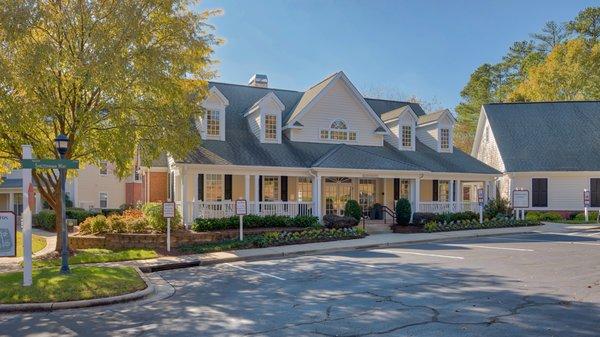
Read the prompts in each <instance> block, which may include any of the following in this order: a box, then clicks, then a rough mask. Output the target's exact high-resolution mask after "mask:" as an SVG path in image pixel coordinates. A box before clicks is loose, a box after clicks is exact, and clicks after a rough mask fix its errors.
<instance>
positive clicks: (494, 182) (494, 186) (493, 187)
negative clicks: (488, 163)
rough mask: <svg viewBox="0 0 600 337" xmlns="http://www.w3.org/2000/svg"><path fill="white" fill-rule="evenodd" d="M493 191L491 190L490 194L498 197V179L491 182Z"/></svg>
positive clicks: (493, 197) (494, 197)
mask: <svg viewBox="0 0 600 337" xmlns="http://www.w3.org/2000/svg"><path fill="white" fill-rule="evenodd" d="M490 183H491V185H490V187H491V191H490V195H491V197H492V199H496V193H497V192H496V179H494V180H492V181H491V182H490Z"/></svg>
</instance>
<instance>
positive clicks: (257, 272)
mask: <svg viewBox="0 0 600 337" xmlns="http://www.w3.org/2000/svg"><path fill="white" fill-rule="evenodd" d="M223 264H224V265H226V266H229V267H232V268H236V269H240V270H245V271H249V272H251V273H256V274H260V275H263V276H268V277H272V278H274V279H278V280H281V281H285V279H284V278H283V277H279V276H275V275H271V274H267V273H263V272H262V271H258V270H252V269H248V268H243V267H240V266H236V265H233V264H231V263H223Z"/></svg>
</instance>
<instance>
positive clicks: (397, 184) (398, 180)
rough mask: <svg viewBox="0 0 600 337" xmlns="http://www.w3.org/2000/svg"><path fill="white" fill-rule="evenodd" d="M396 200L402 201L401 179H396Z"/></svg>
mask: <svg viewBox="0 0 600 337" xmlns="http://www.w3.org/2000/svg"><path fill="white" fill-rule="evenodd" d="M394 200H400V179H398V178H394Z"/></svg>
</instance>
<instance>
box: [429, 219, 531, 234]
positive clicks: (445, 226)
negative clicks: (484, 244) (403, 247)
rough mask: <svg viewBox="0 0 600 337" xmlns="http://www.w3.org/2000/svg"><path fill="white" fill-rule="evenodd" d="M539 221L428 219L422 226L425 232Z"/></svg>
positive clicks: (511, 225)
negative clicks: (445, 220)
mask: <svg viewBox="0 0 600 337" xmlns="http://www.w3.org/2000/svg"><path fill="white" fill-rule="evenodd" d="M538 225H540V222H539V221H529V220H516V219H509V218H494V219H491V220H490V219H487V220H485V221H484V222H483V223H479V222H478V221H476V220H460V221H456V222H450V223H439V222H435V221H430V222H428V223H427V224H425V226H424V227H423V230H424V231H425V232H446V231H456V230H467V229H482V228H501V227H523V226H538Z"/></svg>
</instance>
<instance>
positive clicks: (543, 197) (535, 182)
mask: <svg viewBox="0 0 600 337" xmlns="http://www.w3.org/2000/svg"><path fill="white" fill-rule="evenodd" d="M531 207H548V179H547V178H533V179H531Z"/></svg>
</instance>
